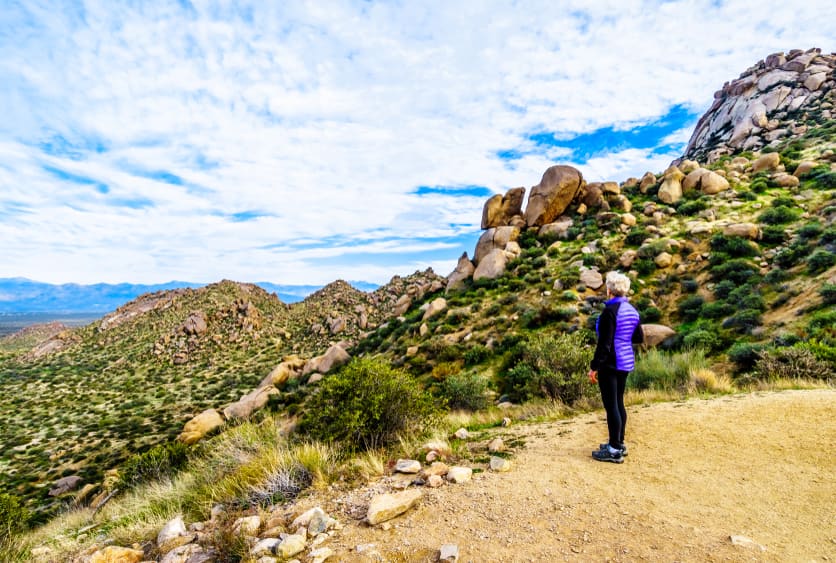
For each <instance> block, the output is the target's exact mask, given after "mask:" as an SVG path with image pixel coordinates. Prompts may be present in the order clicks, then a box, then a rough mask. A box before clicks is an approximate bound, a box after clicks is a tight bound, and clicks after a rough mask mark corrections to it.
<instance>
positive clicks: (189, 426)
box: [177, 409, 224, 445]
mask: <svg viewBox="0 0 836 563" xmlns="http://www.w3.org/2000/svg"><path fill="white" fill-rule="evenodd" d="M223 424H224V419H223V418H222V417H221V415H220V413H218V411H216V410H215V409H206V410H205V411H203V412H202V413H200V414H199V415H197V416H196V417H194V418H193V419H191V420H190V421H188V422H187V423H186V424H185V425H184V426H183V432H181V433H180V435H179V436H177V440H179V441H180V442H183V443H184V444H186V445H191V444H194V443H195V442H198V441H200V440H202V439H203V438H204V437H205V436H206V435H207V434H209V433H210V432H213V431H214V430H216V429H218V428H220V427H221V426H223Z"/></svg>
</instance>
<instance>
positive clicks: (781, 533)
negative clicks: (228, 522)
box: [328, 389, 836, 562]
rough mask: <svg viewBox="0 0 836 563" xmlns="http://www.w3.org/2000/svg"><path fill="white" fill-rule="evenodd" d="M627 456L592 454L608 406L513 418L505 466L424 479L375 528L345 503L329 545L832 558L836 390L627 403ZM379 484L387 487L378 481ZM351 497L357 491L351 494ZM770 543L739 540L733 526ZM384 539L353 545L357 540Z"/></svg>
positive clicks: (510, 553)
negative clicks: (441, 480)
mask: <svg viewBox="0 0 836 563" xmlns="http://www.w3.org/2000/svg"><path fill="white" fill-rule="evenodd" d="M628 413H629V414H628V416H629V424H628V432H627V443H628V445H629V448H630V450H629V456H628V457H627V458H626V462H625V463H623V464H621V465H616V464H612V463H600V462H596V461H594V460H592V458H591V457H590V453H591V450H592V449H593V448H597V445H598V443H599V442H600V441H602V438H603V437H604V436H605V435H606V425H605V422H604V417H603V412H595V413H591V414H587V415H583V416H579V417H577V418H574V419H571V420H563V421H557V422H551V423H544V424H536V425H527V426H525V425H518V426H512V427H510V428H508V429H502V431H501V432H498V433H499V434H500V435H504V436H505V440H506V442H509V441H511V440H514V439H519V438H522V439H523V440H524V441H525V446H524V447H522V448H519V449H518V451H517V452H516V455H515V457H514V469H513V470H512V471H511V472H510V473H505V474H490V473H480V474H476V475H475V476H474V480H473V481H472V482H470V483H467V484H464V485H447V486H444V487H442V488H440V489H435V490H433V489H427V490H426V492H425V498H424V500H423V501H422V503H421V504H420V505H419V506H418V507H416V508H414V509H413V510H411V511H410V512H408V513H407V514H405V515H403V516H401V517H399V518H397V519H395V520H392V521H391V528H390V529H388V530H384V529H382V528H381V527H380V526H378V527H376V528H370V527H368V526H366V525H364V524H362V523H360V522H359V520H354V521H351V520H350V518H349V517H348V516H347V513H346V510H345V508H346V504H345V503H343V504H341V505H339V506H337V505H334V504H333V503H332V505H331V506H328V508H330V509H331V510H332V511H333V512H332V513H334V514H336V515H338V517H339V518H340V519H341V520H342V521H343V522H346V521H347V520H348V524H347V525H346V526H345V528H344V529H343V531H341V532H340V533H339V534H338V535H337V536H336V537H335V538H334V540H333V543H332V544H331V545H330V546H329V547H331V548H332V549H334V551H335V552H336V555H335V557H334V559H336V560H340V561H410V562H411V561H415V562H417V561H434V560H436V557H437V553H438V548H439V547H440V546H441V545H442V544H445V543H454V544H457V545H458V548H459V553H460V558H459V561H462V562H465V561H474V562H476V561H478V562H490V561H497V562H498V561H502V562H512V561H561V560H572V561H641V560H649V561H833V560H836V457H834V454H836V422H834V414H836V390H833V389H825V390H812V391H785V392H774V393H755V394H748V395H734V396H727V397H722V398H716V399H711V400H689V401H687V402H678V403H665V404H654V405H645V406H634V407H629V408H628ZM377 488H378V489H380V488H381V485H380V484H378V485H377ZM349 504H350V503H349ZM732 535H741V536H746V537H748V538H751V539H752V540H753V541H754V542H756V543H757V544H759V545H760V546H763V547H764V549H765V550H761V549H759V548H758V547H741V546H736V545H732V543H731V541H730V536H732ZM360 544H375V545H374V548H373V550H374V551H376V552H377V553H376V554H375V553H374V552H373V551H367V552H366V553H365V554H362V555H361V554H358V553H357V551H356V546H358V545H360Z"/></svg>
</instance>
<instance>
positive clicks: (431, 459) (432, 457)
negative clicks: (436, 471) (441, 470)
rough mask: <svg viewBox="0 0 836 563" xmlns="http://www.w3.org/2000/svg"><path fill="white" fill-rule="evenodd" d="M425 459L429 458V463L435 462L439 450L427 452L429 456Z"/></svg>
mask: <svg viewBox="0 0 836 563" xmlns="http://www.w3.org/2000/svg"><path fill="white" fill-rule="evenodd" d="M425 459H426V460H427V463H432V462H434V461H435V460H437V459H438V452H436V451H431V452H427V457H426V458H425Z"/></svg>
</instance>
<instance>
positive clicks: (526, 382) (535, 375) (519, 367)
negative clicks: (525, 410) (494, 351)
mask: <svg viewBox="0 0 836 563" xmlns="http://www.w3.org/2000/svg"><path fill="white" fill-rule="evenodd" d="M592 352H593V349H592V347H591V346H590V345H589V342H588V341H587V340H586V338H585V337H584V335H582V334H579V333H572V334H559V335H556V336H551V335H545V334H535V335H532V336H531V337H529V338H528V339H527V340H524V341H522V342H521V343H520V344H518V345H517V346H516V347H515V348H514V349H513V350H512V351H511V353H510V354H509V356H508V358H507V359H506V361H505V362H504V364H503V366H502V368H501V369H500V372H499V375H498V383H499V391H500V392H501V393H502V394H505V395H508V396H509V397H510V398H511V399H512V400H515V401H525V400H527V399H530V398H531V397H537V396H539V397H546V398H548V399H551V400H553V401H554V400H559V401H561V402H562V403H564V404H567V405H571V404H573V403H574V402H575V401H577V400H578V399H580V398H581V397H583V396H585V395H587V394H589V393H591V391H593V389H592V388H591V387H590V386H589V385H588V383H587V379H586V374H587V372H588V371H589V362H590V361H591V360H592Z"/></svg>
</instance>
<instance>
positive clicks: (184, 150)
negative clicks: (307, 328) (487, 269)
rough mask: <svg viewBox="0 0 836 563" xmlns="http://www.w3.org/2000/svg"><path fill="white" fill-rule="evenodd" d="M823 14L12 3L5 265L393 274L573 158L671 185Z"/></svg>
mask: <svg viewBox="0 0 836 563" xmlns="http://www.w3.org/2000/svg"><path fill="white" fill-rule="evenodd" d="M835 22H836V4H834V3H833V2H823V1H808V2H804V3H801V4H796V3H790V2H785V1H781V2H778V1H761V2H756V3H755V2H750V1H746V2H744V1H730V2H716V1H706V2H701V1H689V2H686V1H680V2H676V1H673V2H638V1H629V0H627V1H618V2H612V1H600V2H586V1H554V0H549V1H542V2H540V1H507V2H491V1H478V2H477V1H462V2H452V3H451V2H417V1H416V2H408V1H407V2H373V1H345V2H325V1H323V2H294V1H290V2H252V3H249V2H224V1H214V2H197V1H194V2H190V1H188V0H181V1H179V2H175V1H171V2H164V1H159V2H153V1H148V2H141V3H136V2H119V1H98V2H95V1H94V2H73V1H65V2H61V1H52V2H44V1H38V0H26V1H22V2H18V1H17V0H0V52H1V53H2V57H0V84H2V87H1V88H0V107H2V108H3V118H2V119H0V240H2V241H3V244H2V245H0V277H16V276H22V277H28V278H31V279H37V280H40V281H47V282H53V283H58V282H61V283H63V282H78V283H94V282H110V283H116V282H132V283H158V282H163V281H167V280H172V279H177V280H188V281H192V282H211V281H216V280H219V279H222V278H228V279H236V280H240V281H271V282H274V283H281V284H324V283H327V282H329V281H332V280H334V279H338V278H342V279H349V280H364V281H369V282H375V283H384V282H386V281H387V280H388V279H389V278H391V277H392V276H393V275H396V274H397V275H405V274H409V273H411V272H413V271H415V270H417V269H424V268H426V267H433V268H434V269H435V270H436V271H437V272H438V273H439V274H442V275H446V274H448V273H449V272H450V271H451V270H452V268H453V267H454V265H455V262H456V260H457V259H458V257H459V256H460V255H461V253H462V252H465V251H467V252H468V253H471V254H472V251H473V247H474V244H475V241H476V239H477V238H478V236H479V234H480V231H479V222H480V220H481V212H482V205H483V203H484V201H485V199H486V198H487V197H489V196H490V195H491V194H493V193H504V192H505V191H506V190H507V189H508V188H512V187H517V186H525V187H526V188H529V187H531V186H533V185H535V184H537V183H538V182H539V180H540V176H541V175H542V173H543V171H544V170H545V169H546V168H548V167H549V166H551V165H552V164H556V163H563V164H572V165H575V166H577V167H578V168H580V169H581V171H582V172H583V174H584V176H585V177H586V178H587V179H589V180H616V181H623V180H624V179H626V178H627V177H629V176H640V175H641V174H642V173H644V172H645V171H647V170H652V171H661V170H663V169H664V168H665V167H666V166H667V165H668V163H669V162H670V161H671V160H672V159H673V158H676V157H677V156H679V154H680V153H681V151H682V149H683V147H684V145H685V143H686V142H687V140H688V137H689V136H690V133H691V130H692V128H693V126H694V124H695V122H696V120H697V119H698V117H699V116H700V115H701V113H702V112H703V111H705V109H706V108H707V107H708V105H709V104H710V102H711V101H712V95H713V92H714V91H715V90H716V89H718V88H719V87H720V86H722V84H723V82H725V81H727V80H730V79H732V78H734V77H736V76H737V75H738V74H739V73H740V72H742V71H743V70H744V69H746V68H747V67H749V66H750V65H752V64H753V63H754V62H756V61H757V60H759V59H761V58H763V57H765V56H766V55H768V54H769V53H772V52H775V51H787V50H789V49H792V48H808V47H812V46H817V47H821V48H822V49H823V50H825V51H833V50H834V49H835V48H836V45H834V39H836V23H835Z"/></svg>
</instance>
